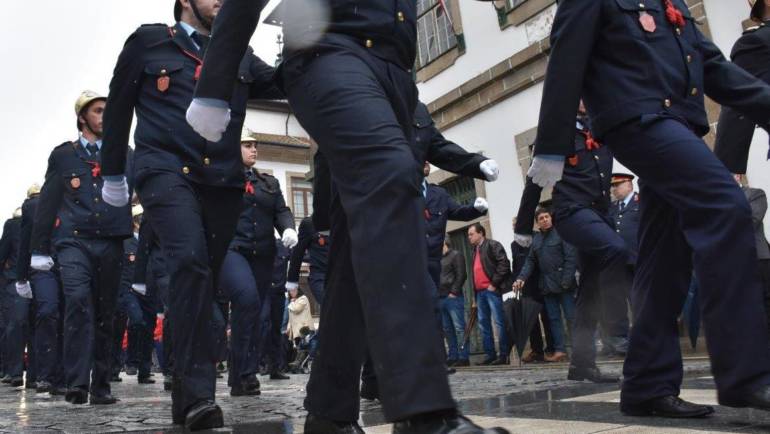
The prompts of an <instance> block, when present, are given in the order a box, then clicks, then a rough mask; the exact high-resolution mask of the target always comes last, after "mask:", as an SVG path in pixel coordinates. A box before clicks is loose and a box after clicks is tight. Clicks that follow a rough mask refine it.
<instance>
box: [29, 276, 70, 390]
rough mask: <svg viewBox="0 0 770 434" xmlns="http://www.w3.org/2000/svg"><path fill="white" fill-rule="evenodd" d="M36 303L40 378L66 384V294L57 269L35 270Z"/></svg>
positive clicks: (37, 366) (35, 325)
mask: <svg viewBox="0 0 770 434" xmlns="http://www.w3.org/2000/svg"><path fill="white" fill-rule="evenodd" d="M30 284H31V286H32V294H33V296H34V297H33V299H34V305H35V309H34V311H35V316H34V322H33V329H34V330H35V344H34V353H35V367H36V371H37V379H38V381H45V382H47V383H50V384H52V385H53V386H55V387H64V386H65V384H64V371H63V368H62V363H61V362H62V350H63V348H62V345H63V342H62V339H63V335H62V330H63V329H62V324H63V320H64V299H63V297H64V294H63V293H62V288H61V284H60V282H59V277H58V276H57V275H56V273H55V272H54V271H34V272H33V273H32V275H31V276H30Z"/></svg>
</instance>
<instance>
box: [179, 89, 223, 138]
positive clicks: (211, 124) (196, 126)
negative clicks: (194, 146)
mask: <svg viewBox="0 0 770 434" xmlns="http://www.w3.org/2000/svg"><path fill="white" fill-rule="evenodd" d="M186 117H187V123H188V124H190V126H191V127H192V129H193V130H195V132H196V133H198V134H200V136H201V137H203V138H204V139H206V140H208V141H209V142H218V141H220V140H222V134H224V132H225V130H227V126H228V125H229V124H230V109H229V108H227V103H225V104H224V105H223V106H221V105H219V104H216V105H215V104H210V103H209V102H204V101H201V99H200V98H195V99H193V101H192V103H190V107H188V108H187V116H186Z"/></svg>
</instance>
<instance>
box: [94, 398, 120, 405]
mask: <svg viewBox="0 0 770 434" xmlns="http://www.w3.org/2000/svg"><path fill="white" fill-rule="evenodd" d="M118 401H119V400H118V399H110V400H108V401H100V400H98V399H97V400H93V399H92V400H90V401H89V402H88V403H89V404H91V405H112V404H117V403H118Z"/></svg>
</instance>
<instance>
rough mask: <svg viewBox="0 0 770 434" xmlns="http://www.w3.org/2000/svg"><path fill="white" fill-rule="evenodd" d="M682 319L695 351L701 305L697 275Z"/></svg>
mask: <svg viewBox="0 0 770 434" xmlns="http://www.w3.org/2000/svg"><path fill="white" fill-rule="evenodd" d="M682 317H683V318H682V319H683V321H684V322H685V324H687V333H688V334H689V336H690V345H692V349H693V350H694V349H695V348H696V347H697V345H698V335H699V334H700V303H698V281H697V280H696V279H695V275H693V277H692V281H691V282H690V289H689V291H687V300H686V301H685V302H684V308H683V309H682Z"/></svg>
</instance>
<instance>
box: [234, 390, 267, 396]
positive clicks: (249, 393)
mask: <svg viewBox="0 0 770 434" xmlns="http://www.w3.org/2000/svg"><path fill="white" fill-rule="evenodd" d="M261 394H262V391H261V390H249V391H245V390H239V391H237V392H233V391H232V390H231V391H230V396H259V395H261Z"/></svg>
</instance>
